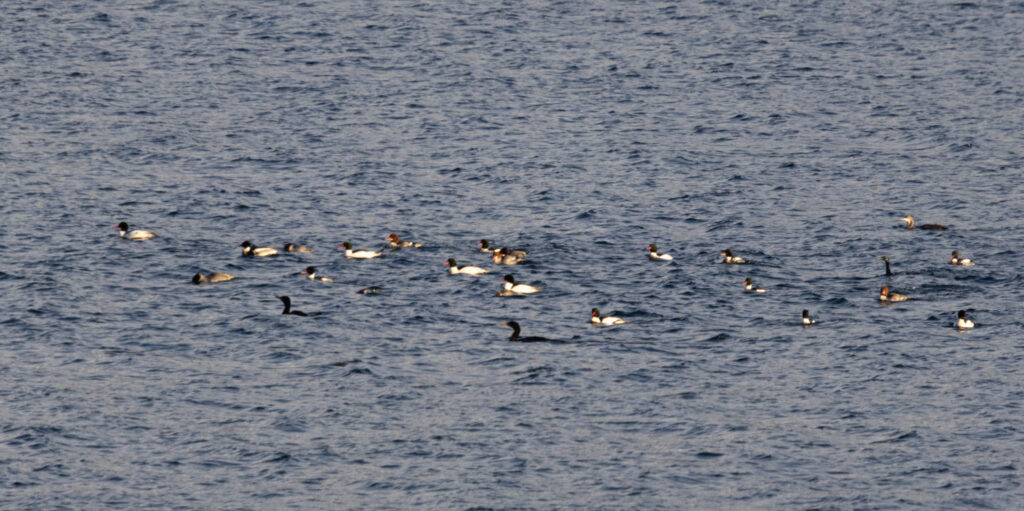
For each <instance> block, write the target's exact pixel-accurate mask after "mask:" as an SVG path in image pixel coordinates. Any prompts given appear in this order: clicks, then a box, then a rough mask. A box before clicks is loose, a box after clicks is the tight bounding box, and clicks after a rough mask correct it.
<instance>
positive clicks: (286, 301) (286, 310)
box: [277, 296, 308, 316]
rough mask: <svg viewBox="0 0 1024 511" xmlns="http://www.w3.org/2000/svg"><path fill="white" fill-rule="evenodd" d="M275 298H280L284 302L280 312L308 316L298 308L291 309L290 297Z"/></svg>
mask: <svg viewBox="0 0 1024 511" xmlns="http://www.w3.org/2000/svg"><path fill="white" fill-rule="evenodd" d="M277 299H278V300H281V301H282V302H284V310H283V311H281V314H291V315H293V316H308V314H306V313H305V312H302V311H299V310H294V311H293V310H292V299H291V298H289V297H287V296H278V297H277Z"/></svg>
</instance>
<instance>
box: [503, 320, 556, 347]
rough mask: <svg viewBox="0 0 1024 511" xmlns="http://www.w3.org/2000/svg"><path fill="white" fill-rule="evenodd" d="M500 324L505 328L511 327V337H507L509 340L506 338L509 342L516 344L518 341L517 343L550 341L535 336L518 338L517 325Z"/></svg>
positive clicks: (513, 323)
mask: <svg viewBox="0 0 1024 511" xmlns="http://www.w3.org/2000/svg"><path fill="white" fill-rule="evenodd" d="M501 324H502V325H505V326H507V327H512V335H511V336H509V338H508V340H509V342H516V341H519V342H547V341H550V340H551V339H548V338H546V337H536V336H530V337H519V332H520V328H519V323H516V322H515V321H502V322H501Z"/></svg>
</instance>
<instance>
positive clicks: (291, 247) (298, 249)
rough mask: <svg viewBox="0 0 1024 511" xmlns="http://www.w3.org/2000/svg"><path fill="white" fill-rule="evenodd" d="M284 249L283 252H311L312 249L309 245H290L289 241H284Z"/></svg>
mask: <svg viewBox="0 0 1024 511" xmlns="http://www.w3.org/2000/svg"><path fill="white" fill-rule="evenodd" d="M284 251H285V252H312V251H313V249H311V248H309V247H307V246H305V245H292V244H291V243H285V244H284Z"/></svg>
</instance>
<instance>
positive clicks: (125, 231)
mask: <svg viewBox="0 0 1024 511" xmlns="http://www.w3.org/2000/svg"><path fill="white" fill-rule="evenodd" d="M900 220H902V221H904V222H906V223H907V229H908V230H913V229H914V228H915V227H916V228H918V229H924V230H932V231H945V230H947V229H948V227H945V226H942V225H936V224H923V225H915V223H914V217H912V216H906V217H903V218H901V219H900ZM114 228H116V229H119V230H120V233H121V238H123V239H126V240H133V241H144V240H148V239H151V238H155V237H157V235H156V234H155V233H153V232H151V231H144V230H140V229H132V228H131V227H130V226H129V225H128V223H127V222H121V223H119V224H117V225H115V226H114ZM384 240H385V241H387V242H388V244H387V248H389V249H391V250H397V249H401V248H420V247H422V246H423V244H421V243H416V242H413V241H408V240H403V239H401V238H400V237H399V236H398V234H395V233H392V234H391V235H390V236H388V237H387V238H384ZM239 246H240V247H242V255H243V256H246V257H271V256H276V255H278V254H280V253H281V252H282V251H283V252H312V250H311V249H310V248H309V247H306V246H305V245H294V244H292V243H285V244H284V247H283V248H282V249H281V250H278V249H276V248H274V247H260V246H256V245H253V244H252V242H250V241H243V242H242V244H241V245H239ZM477 246H478V247H480V250H482V251H483V252H487V253H489V254H490V256H491V261H492V262H493V263H494V264H496V265H509V266H511V265H517V264H520V263H522V262H524V261H526V257H527V252H526V251H525V250H511V249H509V248H508V247H501V248H498V247H495V246H492V245H491V242H490V241H489V240H486V239H484V240H480V242H479V243H477ZM338 248H339V249H344V250H345V257H346V258H349V259H373V258H376V257H380V256H382V255H384V251H383V250H364V249H353V248H352V243H351V242H348V241H346V242H344V243H342V244H341V245H339V246H338ZM646 250H647V255H648V258H650V259H651V260H652V261H671V260H672V259H673V258H672V256H671V255H669V254H667V253H664V252H660V251H658V246H657V245H655V244H653V243H652V244H650V245H648V246H647V248H646ZM719 255H721V256H723V257H724V258H725V259H723V260H722V263H723V264H749V263H750V261H747V260H746V259H743V258H742V257H739V256H737V255H736V254H735V253H733V250H732V249H731V248H729V249H725V250H724V251H722V253H721V254H719ZM879 259H881V260H882V261H884V262H885V275H886V276H890V275H894V273H893V272H892V267H891V266H890V261H889V258H888V257H886V256H881V257H879ZM949 262H950V264H952V265H956V266H974V264H975V263H974V262H973V261H971V260H970V259H967V258H962V257H960V254H959V252H957V251H956V250H954V251H953V253H952V255H951V256H950V261H949ZM444 264H445V266H447V267H448V272H449V273H450V274H452V275H482V274H487V273H491V270H488V269H485V268H481V267H479V266H469V265H459V264H458V263H457V262H456V261H455V259H453V258H449V259H448V260H447V261H445V263H444ZM301 274H303V275H306V278H307V279H309V280H315V281H320V282H334V280H333V279H331V278H330V277H327V276H325V275H322V274H320V273H319V272H318V271H317V269H316V267H315V266H308V267H306V269H305V270H303V271H302V272H301ZM234 278H235V276H234V275H231V274H230V273H223V272H213V273H209V274H206V275H204V274H202V273H197V274H195V275H194V276H193V277H192V282H193V283H194V284H204V283H214V282H227V281H230V280H233V279H234ZM503 280H504V281H505V283H504V285H503V287H502V288H501V290H499V291H498V293H497V296H518V295H530V294H534V293H539V292H540V291H541V290H543V288H541V287H537V286H533V285H530V284H525V283H522V282H517V281H516V280H515V277H513V276H512V275H511V274H507V275H505V277H504V279H503ZM743 286H744V289H746V290H747V291H749V292H751V293H765V292H767V290H765V289H764V288H761V287H758V286H756V285H755V284H754V280H753V279H751V278H749V277H748V278H747V279H746V280H744V281H743ZM357 292H358V293H363V294H374V293H383V292H384V290H383V289H381V288H377V287H368V288H364V289H360V290H359V291H357ZM277 298H278V299H279V300H281V302H282V303H283V304H284V310H283V311H282V314H290V315H294V316H308V315H309V314H307V313H305V312H302V311H300V310H295V309H292V302H291V298H290V297H288V296H278V297H277ZM878 299H879V301H880V302H881V303H883V304H888V303H894V302H905V301H907V300H909V299H910V297H909V296H907V295H905V294H901V293H897V292H895V291H893V290H890V289H889V286H882V289H881V291H880V294H879V297H878ZM590 322H591V323H592V324H594V325H603V326H612V325H621V324H624V323H626V321H625V320H624V319H622V318H619V317H615V316H602V315H601V312H600V311H599V310H598V309H597V308H594V309H592V310H591V311H590ZM815 322H816V321H815V319H814V318H812V317H811V316H810V311H808V310H806V309H805V310H804V311H803V318H802V323H803V326H804V328H807V327H809V326H810V325H812V324H814V323H815ZM501 324H502V325H505V326H508V327H510V328H512V335H511V336H510V337H509V341H518V342H541V341H550V340H551V339H548V338H545V337H535V336H530V337H521V336H520V333H521V331H522V329H521V327H520V326H519V323H517V322H515V321H503V322H502V323H501ZM956 328H958V329H960V330H964V329H968V328H974V322H973V321H971V320H970V319H968V318H967V313H966V312H965V311H963V310H960V311H957V321H956Z"/></svg>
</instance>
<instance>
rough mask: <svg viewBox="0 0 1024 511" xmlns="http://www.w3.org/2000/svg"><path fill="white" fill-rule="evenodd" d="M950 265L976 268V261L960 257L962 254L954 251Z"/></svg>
mask: <svg viewBox="0 0 1024 511" xmlns="http://www.w3.org/2000/svg"><path fill="white" fill-rule="evenodd" d="M949 264H955V265H958V266H974V261H971V260H970V259H967V258H962V257H960V254H958V253H957V251H956V250H954V251H953V255H952V256H950V259H949Z"/></svg>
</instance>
